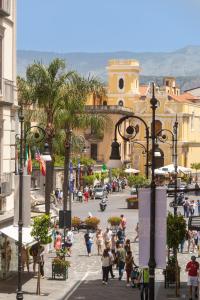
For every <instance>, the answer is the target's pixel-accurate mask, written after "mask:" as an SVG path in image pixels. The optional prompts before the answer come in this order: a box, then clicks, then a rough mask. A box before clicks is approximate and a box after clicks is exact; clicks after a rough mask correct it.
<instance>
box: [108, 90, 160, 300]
mask: <svg viewBox="0 0 200 300" xmlns="http://www.w3.org/2000/svg"><path fill="white" fill-rule="evenodd" d="M152 92H153V94H152V98H151V101H150V104H151V109H152V127H151V136H150V132H149V127H148V125H147V124H146V122H145V121H144V120H143V119H142V118H140V117H138V116H135V115H134V114H133V115H131V116H125V117H123V118H121V119H120V120H119V121H118V122H117V123H116V125H115V135H114V141H113V142H112V145H111V155H110V160H109V162H108V164H107V165H108V167H109V168H116V167H120V166H121V156H120V145H119V143H118V142H117V132H118V133H119V135H120V136H121V138H122V139H123V140H125V141H133V142H135V141H134V138H135V137H136V135H137V133H138V129H137V127H136V126H135V127H134V126H131V125H130V126H128V128H127V129H126V133H127V134H128V135H130V136H128V137H127V136H124V135H123V134H122V133H121V130H120V125H121V124H122V123H123V122H124V121H125V120H127V119H137V120H140V121H141V122H142V123H143V124H144V126H145V131H146V136H145V138H146V148H145V150H146V153H147V156H148V154H149V142H150V139H151V144H152V150H151V173H152V177H151V206H150V257H149V300H154V298H155V296H154V295H155V268H156V261H155V217H156V216H155V203H156V182H155V168H156V157H159V156H161V153H160V150H159V148H158V145H157V142H156V138H157V136H156V128H155V113H156V108H157V103H158V101H157V99H156V98H155V94H154V84H152ZM147 166H149V162H148V163H146V168H147ZM146 174H147V175H148V172H147V169H146ZM147 177H148V176H147Z"/></svg>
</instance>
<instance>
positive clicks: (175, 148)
mask: <svg viewBox="0 0 200 300" xmlns="http://www.w3.org/2000/svg"><path fill="white" fill-rule="evenodd" d="M163 132H166V133H169V134H170V135H171V141H172V161H173V164H174V175H175V176H174V177H175V178H174V179H175V187H174V215H177V190H178V186H177V181H178V180H177V179H178V154H177V153H178V144H177V143H178V121H177V115H176V121H175V122H174V125H173V131H171V130H169V129H162V130H160V131H159V132H158V134H157V138H158V140H159V141H161V142H162V143H166V142H167V141H168V136H167V134H162V133H163Z"/></svg>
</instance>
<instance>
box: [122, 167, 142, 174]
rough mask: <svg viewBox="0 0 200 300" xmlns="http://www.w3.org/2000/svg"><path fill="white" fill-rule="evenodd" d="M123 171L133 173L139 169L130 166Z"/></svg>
mask: <svg viewBox="0 0 200 300" xmlns="http://www.w3.org/2000/svg"><path fill="white" fill-rule="evenodd" d="M124 172H125V173H133V174H137V173H140V171H139V170H136V169H132V168H128V169H125V170H124Z"/></svg>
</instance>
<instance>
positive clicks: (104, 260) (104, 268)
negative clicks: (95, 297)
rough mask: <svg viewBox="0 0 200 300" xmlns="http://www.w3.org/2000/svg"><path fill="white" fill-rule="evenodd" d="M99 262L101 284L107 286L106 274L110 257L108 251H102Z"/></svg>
mask: <svg viewBox="0 0 200 300" xmlns="http://www.w3.org/2000/svg"><path fill="white" fill-rule="evenodd" d="M101 262H102V272H103V278H102V283H103V284H108V273H109V267H110V255H109V253H108V249H104V251H103V255H102V257H101Z"/></svg>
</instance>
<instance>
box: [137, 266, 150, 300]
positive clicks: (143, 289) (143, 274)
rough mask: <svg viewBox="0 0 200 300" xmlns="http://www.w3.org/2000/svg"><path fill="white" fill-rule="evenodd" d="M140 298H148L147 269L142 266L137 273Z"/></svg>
mask: <svg viewBox="0 0 200 300" xmlns="http://www.w3.org/2000/svg"><path fill="white" fill-rule="evenodd" d="M139 282H140V299H141V300H148V299H149V269H148V268H143V269H142V270H141V271H140V273H139Z"/></svg>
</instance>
